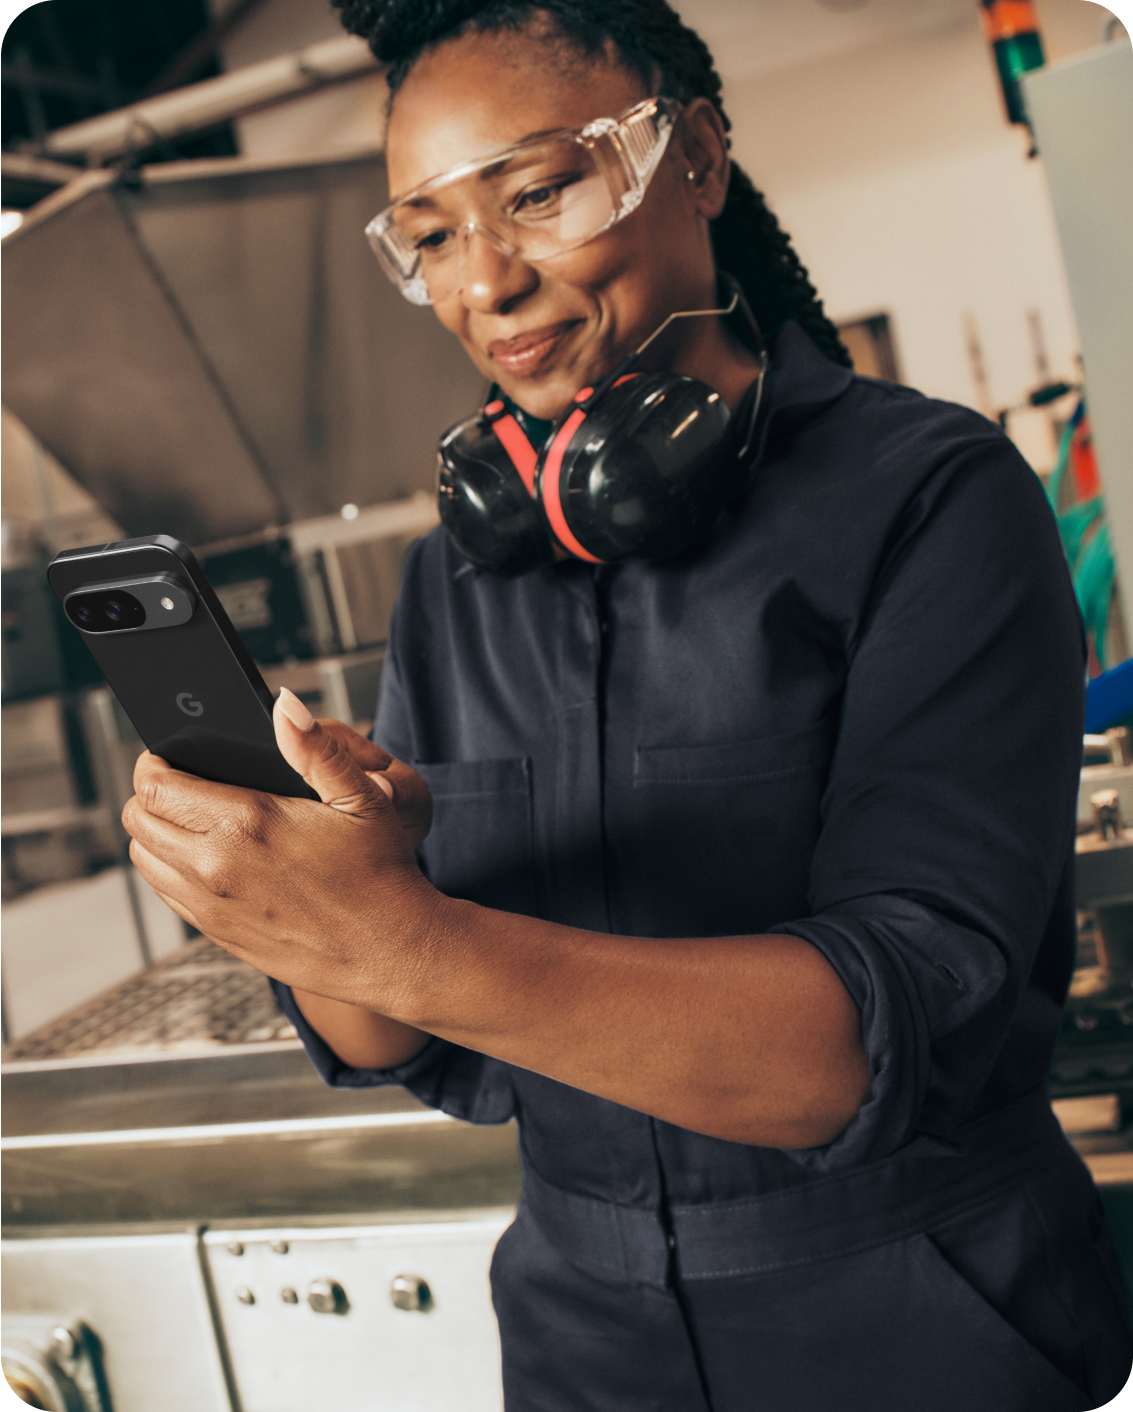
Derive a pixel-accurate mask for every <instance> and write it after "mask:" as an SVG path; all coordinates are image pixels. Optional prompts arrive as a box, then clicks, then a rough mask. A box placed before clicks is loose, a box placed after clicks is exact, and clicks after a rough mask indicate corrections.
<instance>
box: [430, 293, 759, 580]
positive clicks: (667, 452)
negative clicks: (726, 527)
mask: <svg viewBox="0 0 1133 1412" xmlns="http://www.w3.org/2000/svg"><path fill="white" fill-rule="evenodd" d="M724 278H725V280H726V281H727V283H728V285H729V286H730V288H731V290H732V301H731V303H730V304H729V305H728V307H727V308H725V309H700V310H687V311H682V312H680V313H677V314H670V315H669V317H668V318H667V319H666V320H665V322H664V323H663V324H662V325H661V326H660V328H658V329H657V330H656V331H655V332H654V333H653V334H651V335H650V337H649V338H648V339H646V341H645V343H643V344H642V345H641V347H640V348H638V349H637V350H636V351H635V352H633V353H631V354H630V355H629V357H628V358H626V359H624V360H623V362H622V363H621V364H620V365H619V366H618V367H617V368H615V369H614V371H613V372H612V373H610V374H609V376H608V377H606V378H604V379H603V380H602V381H601V382H600V383H599V384H598V385H597V386H596V387H586V388H583V389H582V391H581V392H579V393H578V395H577V396H576V397H575V399H574V400H575V406H574V407H573V408H572V409H571V410H570V411H569V412H568V413H567V414H566V415H565V416H563V417H562V418H560V420H559V421H558V422H557V423H556V425H555V427H554V429H553V431H552V432H551V434H550V436H549V437H548V439H547V441H546V443H545V444H544V446H543V447H542V449H541V450H537V449H536V448H535V447H534V446H532V444H531V442H530V441H529V440H528V438H527V435H526V434H525V432H524V430H523V428H522V427H521V426H520V425H519V422H518V421H517V419H516V418H515V417H514V416H512V415H511V414H510V413H509V412H508V410H507V406H506V404H505V403H504V402H503V401H502V400H501V399H499V398H496V399H495V400H494V401H491V402H489V403H488V405H487V406H486V407H484V408H483V410H482V411H481V412H479V413H478V414H477V415H476V416H475V417H470V418H468V419H467V420H466V421H463V422H458V423H457V425H456V426H454V427H452V428H450V429H449V431H447V432H446V433H445V435H444V436H443V437H442V439H441V443H440V447H439V451H438V459H439V478H438V504H439V508H440V515H441V522H442V524H443V525H444V527H445V529H446V530H447V532H448V534H449V537H450V538H451V539H452V541H453V543H454V544H455V545H456V547H457V548H458V549H459V550H460V552H461V553H462V554H464V555H465V557H466V558H468V559H471V561H472V562H473V563H474V564H477V565H479V566H480V567H481V568H484V569H490V570H492V571H493V572H495V573H498V574H505V575H508V576H514V575H516V574H524V573H528V572H530V571H531V570H532V569H537V568H541V567H543V566H544V565H547V564H551V563H553V562H554V560H555V557H556V554H555V547H556V546H557V547H559V548H560V549H561V551H562V554H561V555H560V556H559V557H570V558H574V559H581V560H584V561H585V562H586V563H590V564H619V563H623V562H625V561H627V560H643V561H646V562H653V561H656V560H661V559H671V558H673V557H674V556H675V555H677V554H680V553H682V552H683V551H684V550H686V549H690V548H691V547H692V546H693V545H694V544H696V543H698V542H699V541H700V540H701V539H703V538H705V537H706V536H707V535H708V533H709V532H710V531H711V529H712V526H713V525H714V524H715V523H716V520H717V519H718V517H719V515H720V513H721V511H722V510H723V509H724V508H725V506H726V505H727V504H728V502H729V501H730V500H731V499H732V498H733V496H735V494H736V493H737V492H738V490H739V488H740V484H741V482H742V480H743V475H744V461H745V458H746V455H747V452H748V449H749V447H750V446H751V443H752V440H753V438H754V435H755V427H756V422H757V419H758V416H759V409H760V405H761V403H762V399H763V383H764V378H765V375H766V372H767V367H768V355H767V346H766V343H765V342H764V339H763V334H762V333H761V332H760V329H759V325H758V324H757V323H756V321H755V318H754V317H753V315H752V313H751V310H750V309H749V308H748V307H747V303H746V301H745V300H744V297H743V294H742V293H741V291H740V288H739V285H738V284H736V282H735V281H734V280H733V279H732V278H731V276H728V275H725V276H724ZM737 306H738V307H739V308H740V311H741V313H742V314H743V316H744V318H745V321H746V322H747V325H748V329H749V332H750V334H751V336H752V341H753V344H754V347H755V350H756V354H757V357H758V358H759V364H760V370H759V373H758V387H757V389H756V395H755V398H754V401H753V406H752V412H751V416H750V418H749V420H748V426H747V434H746V436H745V437H744V438H743V444H742V445H737V446H736V447H735V448H734V450H731V451H730V452H727V451H725V450H724V441H725V435H726V432H727V428H728V420H729V419H728V409H727V407H725V405H724V402H723V399H722V398H721V397H720V394H719V393H718V392H716V391H714V390H713V389H712V388H711V387H709V386H708V385H707V384H706V383H703V382H698V381H697V380H696V379H695V378H689V377H683V376H681V375H679V374H677V373H642V372H638V371H636V369H635V366H634V365H635V364H636V363H637V360H638V358H639V356H640V355H641V353H642V352H644V350H645V349H646V348H647V347H648V345H649V344H650V343H652V342H653V339H654V338H656V337H657V336H658V334H660V333H661V332H662V331H663V330H664V329H665V328H667V327H668V325H669V324H670V323H671V322H672V321H673V319H678V318H699V317H704V316H705V315H708V314H728V313H731V312H732V311H733V310H734V309H735V308H736V307H737ZM494 391H495V389H494V388H493V392H494ZM722 453H723V454H722Z"/></svg>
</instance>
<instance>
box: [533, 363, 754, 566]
mask: <svg viewBox="0 0 1133 1412" xmlns="http://www.w3.org/2000/svg"><path fill="white" fill-rule="evenodd" d="M575 400H576V401H577V402H578V404H579V405H578V406H577V407H576V408H575V409H574V411H572V412H571V413H569V415H568V416H566V417H565V418H564V419H563V420H562V421H561V422H560V423H559V425H558V426H557V427H556V428H555V431H554V433H553V435H552V436H551V438H550V440H549V441H548V443H547V445H546V446H545V447H544V448H543V451H542V453H541V455H540V457H539V464H538V469H537V477H536V490H537V494H538V496H539V500H540V503H541V505H542V507H543V512H544V514H545V515H546V517H547V523H548V524H549V525H550V527H551V530H552V532H553V533H554V535H555V538H556V539H557V540H558V541H559V543H560V544H561V545H562V546H563V548H564V549H565V550H566V551H567V552H568V553H569V554H571V555H573V556H574V557H575V558H577V559H585V560H587V561H589V562H590V563H620V562H621V561H623V560H626V559H646V560H657V559H670V558H672V557H673V555H675V554H680V553H681V552H682V551H683V550H685V549H688V548H689V547H691V546H692V545H693V544H695V543H696V542H697V541H698V540H700V539H703V538H704V537H705V535H706V534H708V532H709V531H710V530H711V528H712V526H713V524H714V523H715V521H716V518H717V516H718V515H719V514H720V511H721V510H722V509H723V508H724V507H725V505H727V504H728V502H729V501H730V500H731V499H732V497H733V496H734V495H735V493H736V491H737V490H738V489H739V484H740V479H741V477H742V475H743V466H742V462H741V461H740V459H739V458H738V457H737V456H735V455H730V456H721V455H719V454H718V453H719V450H720V445H721V442H722V441H723V439H724V433H725V429H726V427H727V424H728V409H727V408H726V407H725V405H724V402H723V399H722V398H721V397H720V394H719V393H718V392H714V391H713V390H712V388H710V387H709V386H708V385H707V384H706V383H703V382H697V381H696V380H695V379H694V378H687V377H681V376H679V375H677V374H674V373H630V374H628V375H627V376H625V377H622V378H619V379H618V380H617V381H616V382H615V383H614V384H613V386H612V387H608V388H606V389H605V390H602V389H599V391H598V392H597V393H595V392H594V390H593V389H592V388H584V389H583V391H582V392H580V393H579V394H578V397H577V398H576V399H575Z"/></svg>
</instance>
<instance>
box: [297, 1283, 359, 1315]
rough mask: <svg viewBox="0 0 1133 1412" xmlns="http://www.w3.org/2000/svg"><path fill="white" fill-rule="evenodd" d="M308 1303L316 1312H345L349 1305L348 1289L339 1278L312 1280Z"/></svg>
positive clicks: (308, 1292)
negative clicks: (346, 1289)
mask: <svg viewBox="0 0 1133 1412" xmlns="http://www.w3.org/2000/svg"><path fill="white" fill-rule="evenodd" d="M307 1303H308V1304H309V1305H310V1306H311V1308H312V1309H313V1310H314V1311H315V1313H316V1314H345V1313H346V1310H347V1308H348V1307H349V1306H348V1304H347V1299H346V1291H345V1290H344V1289H343V1288H342V1286H341V1285H340V1284H339V1282H338V1281H337V1280H312V1281H311V1283H310V1286H309V1288H308V1290H307Z"/></svg>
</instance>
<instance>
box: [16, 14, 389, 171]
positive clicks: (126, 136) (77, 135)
mask: <svg viewBox="0 0 1133 1412" xmlns="http://www.w3.org/2000/svg"><path fill="white" fill-rule="evenodd" d="M377 71H378V62H377V60H376V59H375V58H374V56H373V54H372V53H371V52H370V49H369V46H368V45H367V44H366V43H365V41H364V40H361V39H356V38H355V37H354V36H353V35H344V36H343V37H342V38H341V39H327V40H324V41H322V42H321V43H319V44H312V45H310V46H308V48H306V49H301V50H299V52H298V53H296V54H283V55H281V56H280V57H279V58H278V59H266V60H264V62H263V63H260V64H250V65H249V66H248V67H247V68H243V69H234V70H233V72H232V73H228V74H221V75H220V77H219V78H208V79H205V80H204V81H203V82H201V83H194V84H190V85H189V86H188V87H186V88H178V89H175V90H174V91H173V92H172V93H163V94H160V95H159V96H158V97H156V98H146V99H143V100H142V101H141V102H139V103H132V104H130V106H129V107H126V108H119V109H117V110H116V111H115V112H113V113H102V114H101V115H100V116H98V117H96V118H87V119H86V120H84V121H83V122H81V123H72V124H71V126H69V127H61V128H56V129H55V131H54V132H49V133H47V134H46V136H45V137H44V139H43V143H42V145H41V149H40V150H41V151H42V152H44V153H45V154H47V155H50V156H55V157H74V156H85V157H86V159H87V161H88V163H90V164H91V165H95V164H97V163H100V162H105V161H108V160H110V159H111V158H113V157H120V156H122V155H124V154H125V153H128V152H135V151H140V150H143V149H145V148H147V147H152V146H153V145H154V144H155V143H157V142H162V141H169V140H170V139H172V138H175V137H180V136H182V135H183V134H185V133H189V132H198V131H200V129H202V128H206V127H213V126H215V125H216V124H217V123H222V122H227V121H228V119H229V118H235V117H239V116H240V115H241V114H243V113H249V112H252V111H253V110H255V109H257V108H266V107H270V106H271V105H272V104H275V103H282V102H284V101H286V100H287V99H288V98H294V97H296V96H298V95H299V94H301V93H306V92H309V91H310V90H311V89H315V88H322V87H325V86H326V85H328V84H333V83H342V82H344V81H346V80H348V79H352V78H358V77H361V76H362V75H363V74H367V73H375V72H377Z"/></svg>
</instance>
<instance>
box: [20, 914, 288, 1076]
mask: <svg viewBox="0 0 1133 1412" xmlns="http://www.w3.org/2000/svg"><path fill="white" fill-rule="evenodd" d="M294 1038H295V1030H294V1028H293V1027H292V1025H291V1024H290V1023H289V1022H288V1021H287V1020H286V1019H285V1018H284V1017H283V1016H282V1015H281V1014H280V1013H279V1010H278V1008H277V1007H276V1003H275V997H274V996H273V995H272V993H271V988H270V986H269V985H268V983H267V980H266V978H265V977H264V976H262V975H261V974H260V973H259V971H257V970H254V969H253V968H252V967H251V966H249V965H247V964H246V963H245V962H244V961H238V960H237V959H236V958H235V957H234V956H230V955H229V954H228V952H227V951H224V950H222V949H221V948H220V947H219V946H216V945H214V944H213V943H212V942H211V941H208V940H207V939H206V938H204V937H201V938H200V939H199V940H195V941H191V942H189V943H188V945H186V946H184V947H182V948H180V949H179V950H178V951H177V952H176V953H174V955H172V956H169V957H167V958H166V959H165V960H163V961H159V962H158V963H157V964H156V965H154V966H151V967H150V968H149V969H148V970H146V971H141V972H139V973H138V974H137V975H134V976H131V977H129V979H127V980H124V981H122V982H121V983H120V984H119V985H116V986H113V987H112V988H111V989H110V990H106V991H103V993H102V994H101V995H97V996H95V998H94V999H93V1000H88V1001H87V1002H86V1003H85V1004H84V1005H80V1006H79V1007H78V1008H77V1009H75V1010H71V1011H69V1012H68V1013H67V1014H66V1015H61V1016H60V1017H59V1018H58V1019H57V1020H52V1021H51V1022H50V1023H49V1024H46V1025H42V1026H41V1027H40V1028H39V1029H37V1030H33V1031H32V1032H31V1033H30V1034H27V1035H24V1036H23V1037H22V1038H20V1039H18V1040H16V1042H15V1043H14V1044H12V1045H10V1046H9V1047H8V1049H7V1051H6V1053H5V1055H4V1058H5V1059H6V1060H8V1061H12V1062H14V1061H17V1060H19V1061H27V1060H33V1059H63V1058H70V1057H73V1056H76V1055H80V1054H129V1053H145V1052H147V1051H148V1052H160V1051H166V1050H180V1049H185V1050H189V1049H198V1050H199V1049H209V1048H214V1047H218V1046H221V1045H226V1044H256V1043H264V1042H269V1041H278V1040H282V1039H294Z"/></svg>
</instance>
